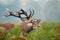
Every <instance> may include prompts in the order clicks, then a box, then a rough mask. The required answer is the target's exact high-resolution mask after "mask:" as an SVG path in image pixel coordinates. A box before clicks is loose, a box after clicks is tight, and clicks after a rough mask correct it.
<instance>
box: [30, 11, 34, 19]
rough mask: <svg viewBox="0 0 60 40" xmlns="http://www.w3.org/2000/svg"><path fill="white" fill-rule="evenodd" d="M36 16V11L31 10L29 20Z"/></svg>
mask: <svg viewBox="0 0 60 40" xmlns="http://www.w3.org/2000/svg"><path fill="white" fill-rule="evenodd" d="M33 15H34V10H30V15H29V19H30V18H31V17H32V16H33Z"/></svg>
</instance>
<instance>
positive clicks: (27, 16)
mask: <svg viewBox="0 0 60 40" xmlns="http://www.w3.org/2000/svg"><path fill="white" fill-rule="evenodd" d="M8 13H9V14H6V15H4V16H5V17H9V16H14V17H17V18H20V19H21V20H22V21H25V20H26V19H27V20H29V19H30V18H31V17H32V16H33V15H34V10H30V14H29V15H28V14H27V12H26V11H24V10H23V9H21V10H19V11H18V12H16V14H13V12H12V11H10V10H8ZM21 14H24V15H25V16H26V17H22V16H21Z"/></svg>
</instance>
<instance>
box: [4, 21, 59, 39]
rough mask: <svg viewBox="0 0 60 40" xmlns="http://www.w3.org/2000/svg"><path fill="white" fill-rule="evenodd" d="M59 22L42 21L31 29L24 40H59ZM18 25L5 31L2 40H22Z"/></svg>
mask: <svg viewBox="0 0 60 40" xmlns="http://www.w3.org/2000/svg"><path fill="white" fill-rule="evenodd" d="M59 30H60V23H53V22H43V23H42V24H41V26H40V27H38V28H37V29H36V30H33V31H31V32H30V33H29V34H28V36H27V37H26V40H60V31H59ZM20 37H21V32H20V29H19V26H18V25H16V27H15V28H13V29H12V30H11V31H10V32H8V33H7V35H6V36H5V38H4V40H24V39H21V38H20Z"/></svg>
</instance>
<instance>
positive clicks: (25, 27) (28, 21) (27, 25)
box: [4, 9, 41, 35]
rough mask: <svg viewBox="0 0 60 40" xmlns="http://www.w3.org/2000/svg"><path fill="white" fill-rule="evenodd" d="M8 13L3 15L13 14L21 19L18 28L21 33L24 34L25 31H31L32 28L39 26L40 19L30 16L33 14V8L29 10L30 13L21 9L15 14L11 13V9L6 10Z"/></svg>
mask: <svg viewBox="0 0 60 40" xmlns="http://www.w3.org/2000/svg"><path fill="white" fill-rule="evenodd" d="M8 12H9V13H10V14H6V15H4V16H5V17H8V16H14V17H18V18H20V19H21V20H22V22H21V23H20V30H21V32H22V34H23V35H26V34H27V33H29V32H31V31H32V30H33V29H36V28H38V27H39V25H38V24H39V22H40V21H41V20H40V19H32V16H33V15H34V10H30V14H29V15H28V14H27V12H26V11H24V10H23V9H21V10H20V11H18V12H16V13H17V14H13V12H12V11H8ZM21 14H24V15H25V16H26V17H22V16H21Z"/></svg>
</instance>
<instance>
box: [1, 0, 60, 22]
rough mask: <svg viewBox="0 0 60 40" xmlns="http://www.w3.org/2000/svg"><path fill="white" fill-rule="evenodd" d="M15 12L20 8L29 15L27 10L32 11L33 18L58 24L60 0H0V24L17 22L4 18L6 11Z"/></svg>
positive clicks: (17, 20)
mask: <svg viewBox="0 0 60 40" xmlns="http://www.w3.org/2000/svg"><path fill="white" fill-rule="evenodd" d="M7 8H8V9H11V10H13V11H14V12H17V11H18V10H20V9H21V8H23V9H24V10H25V11H27V12H28V13H29V9H34V10H35V14H34V16H33V18H36V19H37V18H38V19H41V20H43V21H48V22H60V0H0V22H19V21H21V20H20V19H19V18H15V17H8V18H4V17H3V15H4V14H6V11H7V10H6V9H7Z"/></svg>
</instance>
